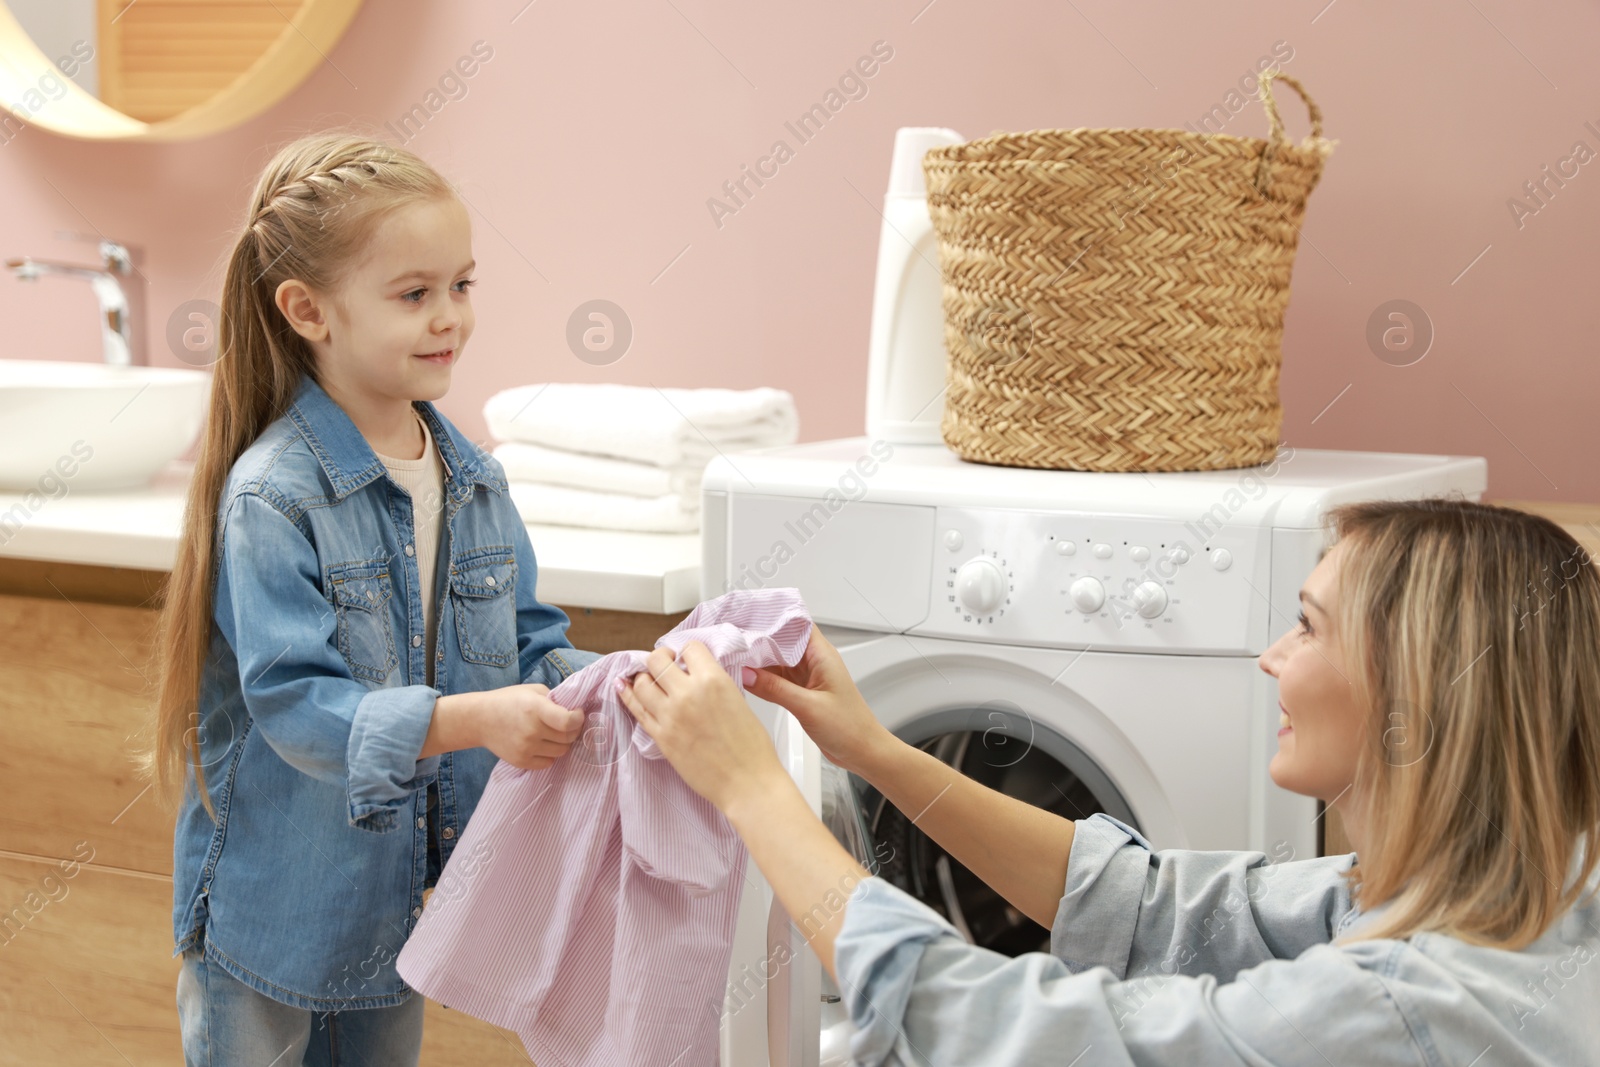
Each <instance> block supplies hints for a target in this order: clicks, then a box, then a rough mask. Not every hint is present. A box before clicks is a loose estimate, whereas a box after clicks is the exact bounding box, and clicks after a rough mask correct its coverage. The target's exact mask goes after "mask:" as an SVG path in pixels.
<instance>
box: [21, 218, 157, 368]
mask: <svg viewBox="0 0 1600 1067" xmlns="http://www.w3.org/2000/svg"><path fill="white" fill-rule="evenodd" d="M59 236H64V237H84V239H87V240H97V241H98V242H99V245H100V258H101V260H102V261H103V265H102V266H101V267H83V266H78V265H77V264H74V263H58V262H55V261H53V260H48V259H32V258H30V257H28V256H24V257H22V258H21V259H8V260H6V266H7V267H9V268H10V269H11V270H12V271H14V272H15V273H16V275H17V277H18V278H20V279H22V280H23V281H37V280H38V279H40V278H42V277H44V276H45V275H47V274H59V275H62V276H64V277H68V278H81V279H83V280H84V281H87V282H88V283H89V287H90V288H91V289H93V290H94V295H95V298H96V299H97V300H99V302H100V345H101V349H102V353H103V356H104V359H105V362H107V363H109V364H111V365H112V366H114V367H131V366H135V365H138V366H149V364H150V357H149V353H148V351H147V349H146V345H145V329H146V327H145V321H144V310H145V289H146V280H145V276H144V275H143V274H142V273H141V272H140V271H139V268H138V266H137V265H135V263H134V257H135V254H136V253H137V251H138V250H137V249H134V248H132V246H129V245H124V244H119V243H118V242H116V241H112V240H108V239H106V238H104V237H94V236H92V235H89V236H85V235H80V234H61V235H59Z"/></svg>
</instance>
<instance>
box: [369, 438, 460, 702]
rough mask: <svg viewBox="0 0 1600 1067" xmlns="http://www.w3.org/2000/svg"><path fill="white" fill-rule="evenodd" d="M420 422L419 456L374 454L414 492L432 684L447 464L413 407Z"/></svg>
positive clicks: (401, 482) (424, 620)
mask: <svg viewBox="0 0 1600 1067" xmlns="http://www.w3.org/2000/svg"><path fill="white" fill-rule="evenodd" d="M411 413H412V414H413V415H415V416H416V419H417V424H418V425H419V426H421V427H422V439H423V440H422V455H421V456H420V457H419V458H417V459H400V458H398V457H396V456H386V455H384V454H383V453H382V452H378V451H377V450H376V449H374V450H373V453H374V454H375V455H376V456H377V457H378V458H379V459H381V460H382V461H383V465H384V466H385V467H388V468H389V473H390V474H391V475H392V476H393V477H394V480H395V481H397V482H399V483H400V484H401V485H403V486H404V487H405V489H406V491H407V492H409V493H410V494H411V511H412V522H413V524H414V525H415V527H416V542H415V543H416V546H417V574H418V575H419V576H420V580H421V586H422V618H423V633H424V638H423V641H424V644H425V646H426V647H427V650H428V654H427V657H426V659H427V665H428V671H427V683H426V684H428V685H432V684H433V661H434V656H435V655H436V653H435V650H434V638H435V636H436V634H435V631H436V630H437V629H438V626H437V620H436V619H435V618H434V612H433V588H434V582H435V579H436V578H437V574H436V569H437V566H438V562H437V561H438V556H439V538H440V536H441V533H442V531H441V530H440V528H439V515H440V513H441V512H443V510H444V465H443V463H442V461H441V460H440V459H439V450H438V449H437V448H435V447H434V444H433V434H431V433H429V432H428V424H427V422H425V421H424V420H423V418H422V416H421V415H420V414H418V413H417V409H416V408H412V409H411Z"/></svg>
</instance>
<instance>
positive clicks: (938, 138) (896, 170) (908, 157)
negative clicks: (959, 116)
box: [888, 126, 966, 200]
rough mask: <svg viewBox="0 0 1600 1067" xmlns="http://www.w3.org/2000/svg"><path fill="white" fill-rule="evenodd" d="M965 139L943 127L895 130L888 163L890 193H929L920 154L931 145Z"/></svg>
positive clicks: (914, 195)
mask: <svg viewBox="0 0 1600 1067" xmlns="http://www.w3.org/2000/svg"><path fill="white" fill-rule="evenodd" d="M965 140H966V138H965V137H963V136H961V135H960V134H959V133H957V132H956V131H954V130H952V129H949V128H948V127H945V126H902V127H900V128H899V129H898V130H896V131H894V160H893V162H891V163H890V165H889V194H888V195H890V196H911V197H916V198H917V199H918V200H921V199H922V198H923V197H925V196H927V195H928V185H927V182H926V181H925V180H924V179H923V175H922V157H923V155H924V154H926V153H927V151H928V149H930V148H938V147H940V146H942V145H949V144H960V143H961V142H962V141H965Z"/></svg>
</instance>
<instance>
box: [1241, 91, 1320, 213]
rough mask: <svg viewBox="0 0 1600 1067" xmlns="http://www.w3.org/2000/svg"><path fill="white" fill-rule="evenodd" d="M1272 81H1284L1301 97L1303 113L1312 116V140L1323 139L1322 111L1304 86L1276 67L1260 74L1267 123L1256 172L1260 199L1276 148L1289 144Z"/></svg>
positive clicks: (1262, 104) (1264, 191)
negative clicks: (1304, 105)
mask: <svg viewBox="0 0 1600 1067" xmlns="http://www.w3.org/2000/svg"><path fill="white" fill-rule="evenodd" d="M1274 78H1280V79H1282V80H1283V81H1285V82H1287V83H1288V84H1289V86H1290V87H1291V88H1292V89H1294V91H1295V92H1296V93H1298V94H1300V99H1301V100H1304V101H1305V104H1306V111H1308V112H1309V113H1310V114H1311V137H1312V139H1313V140H1321V139H1322V109H1321V108H1319V107H1318V106H1317V102H1316V101H1315V100H1313V99H1311V94H1309V93H1307V92H1306V90H1305V86H1303V85H1301V84H1300V83H1299V82H1298V81H1296V80H1295V79H1293V78H1291V77H1289V75H1287V74H1285V73H1284V72H1283V71H1281V70H1279V69H1278V68H1276V67H1268V68H1267V69H1266V70H1264V71H1262V72H1261V74H1260V77H1259V78H1258V79H1257V80H1258V81H1259V82H1260V83H1261V106H1262V107H1264V108H1266V111H1267V122H1268V124H1269V129H1268V131H1267V145H1266V148H1265V149H1264V150H1263V151H1262V153H1261V166H1260V167H1258V168H1257V169H1256V192H1258V193H1260V194H1261V195H1262V196H1266V195H1267V183H1268V181H1269V180H1270V175H1269V173H1268V167H1269V166H1270V165H1271V163H1272V160H1273V159H1274V158H1275V157H1276V156H1277V154H1278V146H1279V145H1286V144H1288V143H1289V138H1288V136H1287V135H1286V134H1285V133H1284V132H1283V119H1281V118H1280V117H1278V102H1277V101H1276V100H1274V99H1273V98H1272V79H1274Z"/></svg>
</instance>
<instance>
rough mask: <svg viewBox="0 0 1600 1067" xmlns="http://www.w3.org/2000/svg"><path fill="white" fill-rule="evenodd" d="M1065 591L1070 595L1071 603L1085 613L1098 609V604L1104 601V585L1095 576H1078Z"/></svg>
mask: <svg viewBox="0 0 1600 1067" xmlns="http://www.w3.org/2000/svg"><path fill="white" fill-rule="evenodd" d="M1067 593H1068V595H1069V596H1071V597H1072V603H1073V604H1075V605H1076V606H1077V608H1078V610H1079V611H1081V612H1083V613H1084V614H1085V615H1091V614H1093V613H1094V612H1097V611H1099V610H1100V606H1101V605H1102V604H1104V603H1105V602H1106V587H1105V586H1103V585H1101V584H1100V581H1099V579H1097V578H1089V577H1083V578H1079V579H1078V580H1077V581H1075V582H1073V583H1072V585H1071V587H1069V588H1068V590H1067Z"/></svg>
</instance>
